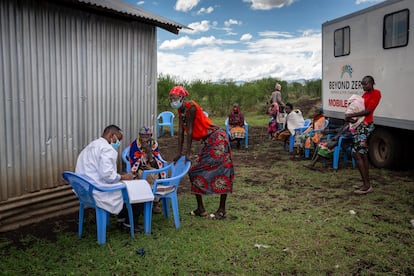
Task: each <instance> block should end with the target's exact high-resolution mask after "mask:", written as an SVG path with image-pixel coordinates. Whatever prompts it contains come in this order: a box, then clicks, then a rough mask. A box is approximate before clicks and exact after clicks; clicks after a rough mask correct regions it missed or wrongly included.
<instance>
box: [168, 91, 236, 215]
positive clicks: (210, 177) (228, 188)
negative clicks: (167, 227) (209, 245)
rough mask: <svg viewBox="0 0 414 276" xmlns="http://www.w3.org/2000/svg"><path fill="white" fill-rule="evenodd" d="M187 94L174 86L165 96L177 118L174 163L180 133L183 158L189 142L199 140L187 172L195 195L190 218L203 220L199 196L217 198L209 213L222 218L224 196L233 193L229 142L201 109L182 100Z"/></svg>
mask: <svg viewBox="0 0 414 276" xmlns="http://www.w3.org/2000/svg"><path fill="white" fill-rule="evenodd" d="M188 95H189V94H188V91H187V90H186V89H185V88H184V87H182V86H175V87H173V88H172V89H171V91H170V93H169V99H170V103H171V107H172V108H175V109H177V111H178V117H179V130H178V155H177V156H176V157H175V158H174V160H178V159H179V158H180V156H182V155H183V144H184V133H186V134H187V147H186V152H185V156H186V158H187V160H190V157H191V145H192V141H193V140H196V141H202V142H203V147H202V149H201V152H200V153H199V154H198V156H197V158H196V160H195V161H193V162H192V164H191V168H190V171H189V173H188V174H189V177H190V181H191V193H192V194H194V195H195V196H196V200H197V209H195V210H194V211H191V212H190V214H191V215H194V216H200V217H206V216H208V213H207V211H206V209H205V208H204V204H203V199H202V195H212V194H219V195H220V204H219V207H218V209H217V211H216V212H215V213H214V214H211V215H210V217H211V218H214V219H222V218H225V217H226V199H227V194H231V193H232V192H233V179H234V168H233V161H232V157H231V149H230V143H229V140H228V137H227V134H226V132H225V131H224V130H222V129H221V128H219V127H217V126H215V125H214V124H213V122H212V121H211V119H210V118H208V117H207V116H206V115H205V114H204V112H203V109H202V108H201V107H200V106H199V105H198V104H197V103H196V102H195V101H192V100H186V97H187V96H188Z"/></svg>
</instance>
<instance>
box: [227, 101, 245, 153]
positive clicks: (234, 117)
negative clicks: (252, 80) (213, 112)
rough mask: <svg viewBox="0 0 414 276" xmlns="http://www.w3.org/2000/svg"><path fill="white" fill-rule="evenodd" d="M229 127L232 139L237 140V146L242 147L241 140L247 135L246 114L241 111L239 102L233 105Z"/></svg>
mask: <svg viewBox="0 0 414 276" xmlns="http://www.w3.org/2000/svg"><path fill="white" fill-rule="evenodd" d="M229 128H230V140H232V141H233V140H236V141H237V148H238V149H239V148H240V145H241V140H243V139H244V138H245V137H246V131H245V129H244V114H243V113H242V112H240V108H239V105H238V104H236V103H235V104H234V105H233V111H232V112H231V113H230V114H229Z"/></svg>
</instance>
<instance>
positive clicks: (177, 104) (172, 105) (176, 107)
mask: <svg viewBox="0 0 414 276" xmlns="http://www.w3.org/2000/svg"><path fill="white" fill-rule="evenodd" d="M182 104H183V102H182V101H181V100H177V101H174V102H171V103H170V105H171V107H172V108H174V109H179V108H180V107H181V105H182Z"/></svg>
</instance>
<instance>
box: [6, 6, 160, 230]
mask: <svg viewBox="0 0 414 276" xmlns="http://www.w3.org/2000/svg"><path fill="white" fill-rule="evenodd" d="M156 63H157V60H156V28H155V27H154V26H150V25H145V24H142V23H138V22H124V21H121V20H118V19H114V18H108V17H102V16H99V15H94V14H90V13H86V12H82V11H78V10H75V9H70V8H66V7H60V6H55V5H53V4H50V3H48V2H40V4H39V3H36V4H35V3H34V1H21V0H20V1H19V0H18V1H5V0H1V1H0V64H1V66H0V104H1V106H0V122H1V127H0V138H1V143H0V230H1V228H2V227H6V226H5V225H7V224H8V222H7V221H8V220H10V221H12V220H13V221H15V220H16V216H19V215H22V213H25V215H24V217H26V220H30V217H31V215H30V213H27V212H33V210H32V209H34V208H36V206H39V204H40V206H43V208H48V206H47V204H46V206H44V205H45V204H44V200H49V201H50V202H52V201H53V200H51V199H52V198H53V196H51V197H50V199H47V198H46V199H45V198H44V194H45V193H46V194H47V193H50V194H52V195H53V194H62V190H65V189H66V190H67V191H66V194H64V195H63V198H65V200H68V198H69V199H70V200H69V201H71V202H72V203H67V204H68V207H67V208H72V209H73V206H76V205H77V202H76V201H74V200H73V198H72V196H69V195H70V189H68V188H67V185H65V183H64V182H63V180H62V179H61V173H62V172H63V171H64V170H74V167H75V163H76V158H77V156H78V154H79V152H80V151H81V150H82V148H83V147H84V146H86V145H87V144H88V143H89V142H90V141H92V140H93V139H95V138H97V137H99V136H100V135H101V133H102V131H103V129H104V127H105V126H106V125H108V124H117V125H119V126H120V127H121V128H122V129H123V130H124V140H123V145H124V146H126V145H127V144H129V142H130V141H131V140H132V139H133V138H134V137H135V135H136V133H137V132H138V129H139V128H140V127H141V126H142V125H150V126H153V125H154V123H155V119H156V115H157V114H156V112H157V105H156V101H157V70H156ZM47 189H50V190H47ZM40 191H41V192H40ZM45 191H46V192H45ZM37 194H38V195H39V196H38V197H37ZM65 200H63V201H65ZM33 204H34V205H33ZM62 204H63V203H62V202H57V203H55V205H53V203H51V205H52V207H51V208H52V209H53V210H51V211H50V212H51V213H52V212H56V211H58V212H60V213H63V212H64V211H65V209H67V208H63V207H61V205H62ZM17 205H18V206H19V209H18V210H14V211H11V209H13V208H15V207H13V206H17ZM16 208H17V207H16ZM38 208H40V207H38ZM49 208H50V207H49ZM57 209H58V210H57ZM37 211H39V210H37ZM34 216H36V215H35V214H34ZM15 223H16V222H15ZM19 223H21V222H19ZM6 228H7V227H6Z"/></svg>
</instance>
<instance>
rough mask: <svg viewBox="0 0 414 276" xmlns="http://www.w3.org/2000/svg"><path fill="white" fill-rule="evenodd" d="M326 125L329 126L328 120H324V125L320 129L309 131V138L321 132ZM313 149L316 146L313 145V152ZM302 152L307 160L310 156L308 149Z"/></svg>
mask: <svg viewBox="0 0 414 276" xmlns="http://www.w3.org/2000/svg"><path fill="white" fill-rule="evenodd" d="M328 125H329V120H328V119H325V125H324V126H323V127H322V128H321V129H312V130H311V131H309V137H312V135H313V134H314V133H317V132H322V131H323V130H324V129H325V128H327V127H328ZM315 149H316V145H314V150H315ZM304 152H305V158H309V156H310V149H305V150H304Z"/></svg>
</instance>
